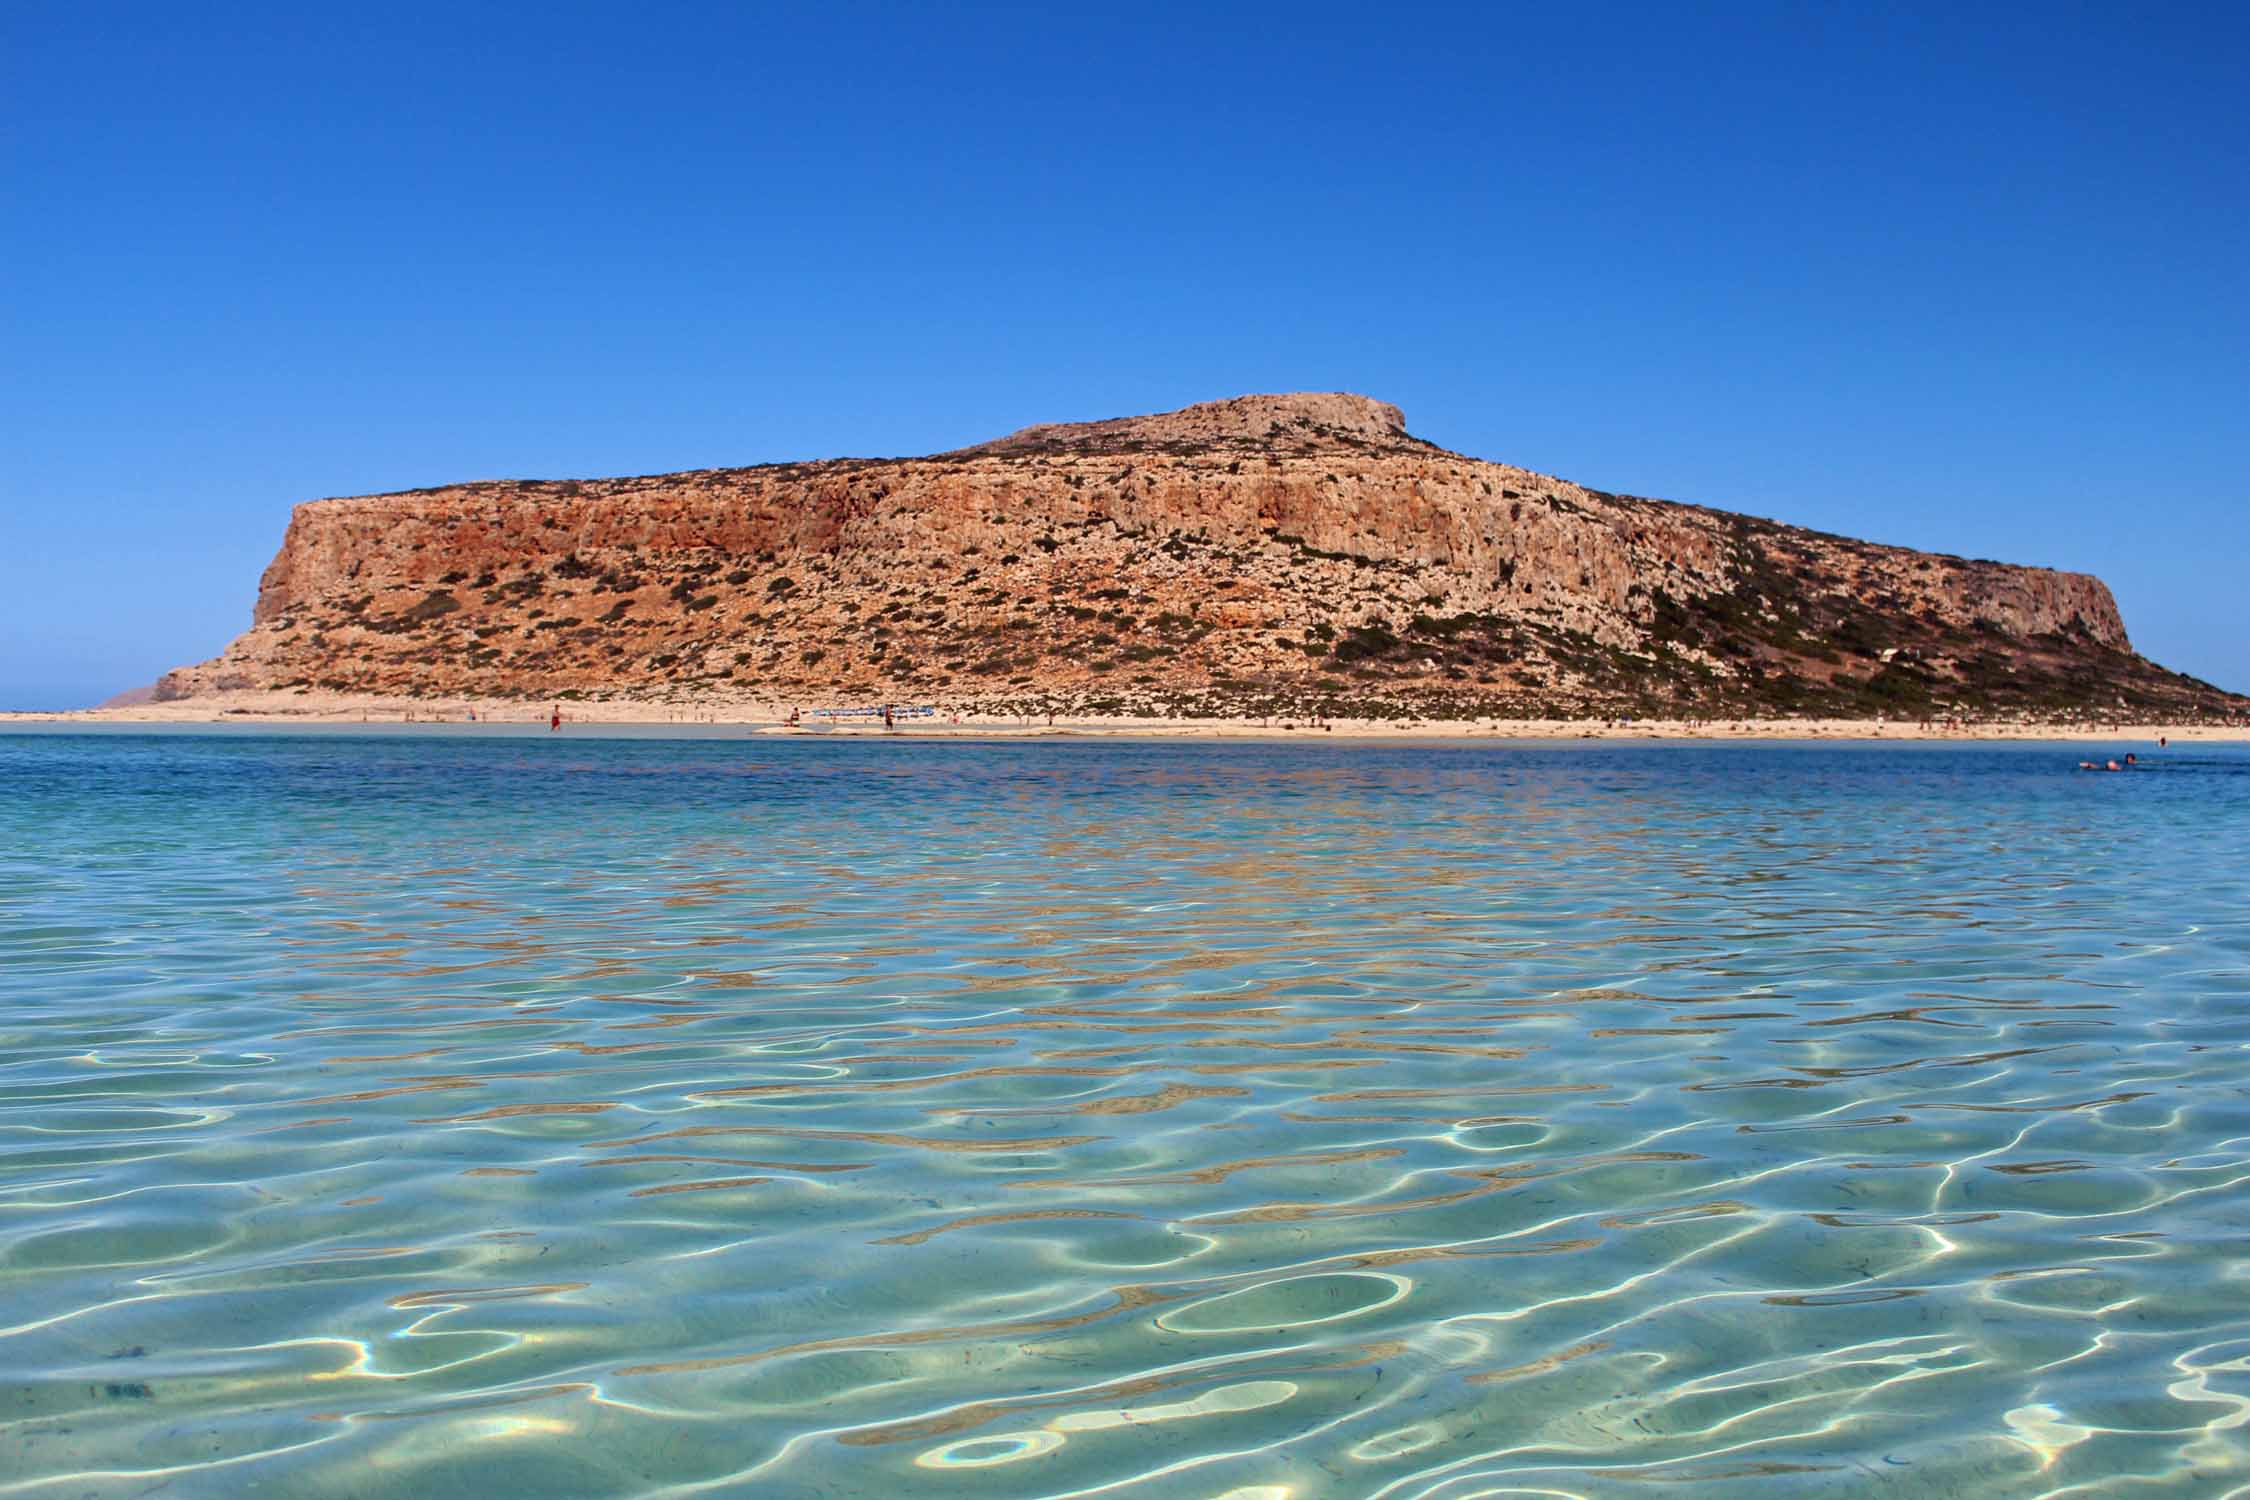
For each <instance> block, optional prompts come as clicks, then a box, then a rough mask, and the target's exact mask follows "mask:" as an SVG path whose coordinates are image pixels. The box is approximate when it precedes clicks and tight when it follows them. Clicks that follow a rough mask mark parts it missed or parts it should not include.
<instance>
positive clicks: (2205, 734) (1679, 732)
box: [0, 694, 2250, 745]
mask: <svg viewBox="0 0 2250 1500" xmlns="http://www.w3.org/2000/svg"><path fill="white" fill-rule="evenodd" d="M550 707H551V706H550V705H532V704H527V703H523V702H521V701H513V700H511V701H505V702H493V701H484V700H473V699H455V700H451V701H440V702H427V701H415V702H405V701H400V700H397V699H374V698H369V699H346V698H340V697H338V698H330V699H328V700H326V701H317V702H303V701H294V702H289V703H276V702H274V701H273V699H272V698H271V697H268V696H266V695H250V694H244V695H239V696H238V695H225V696H219V697H212V698H197V699H188V700H183V701H180V702H175V703H142V704H132V705H125V706H119V707H115V708H91V709H71V710H56V711H52V712H37V711H21V710H12V711H0V732H6V731H7V730H9V729H11V728H16V727H24V728H31V727H43V728H51V729H67V728H71V727H85V728H116V729H130V728H134V727H145V728H161V727H165V726H174V727H191V726H212V725H241V726H243V727H244V728H263V729H272V728H292V727H294V728H322V729H329V728H334V729H349V728H357V727H360V726H363V725H364V726H367V727H370V728H373V727H377V726H385V727H389V728H394V729H395V728H400V727H407V726H419V727H432V728H434V727H440V726H447V727H451V728H453V729H456V730H460V731H474V730H477V729H479V728H485V727H489V728H491V729H492V730H494V731H496V732H503V731H507V732H524V731H529V730H534V729H536V730H540V731H544V730H545V729H546V725H547V718H548V713H549V709H550ZM788 711H789V709H788V706H787V705H784V704H781V703H777V702H770V701H769V702H759V701H755V700H750V701H743V702H734V703H727V704H723V705H718V706H715V707H712V708H708V709H702V710H695V711H690V710H685V709H681V708H679V707H678V706H676V705H672V704H666V703H654V702H648V701H642V700H631V699H614V700H607V701H604V702H600V703H594V704H586V703H578V704H565V705H564V706H563V728H564V730H565V731H566V732H567V731H568V730H570V729H572V728H577V729H580V730H587V729H594V730H611V729H646V730H659V731H661V730H665V729H678V730H683V731H699V732H701V733H704V734H709V733H712V732H725V731H733V732H735V733H740V734H754V735H779V736H783V737H788V738H808V739H821V738H836V737H842V738H848V739H860V738H877V739H907V740H923V741H929V740H995V739H998V740H1022V739H1076V740H1086V739H1115V740H1185V741H1200V740H1243V739H1252V740H1273V741H1281V742H1288V741H1293V740H1307V739H1310V740H1313V741H1315V742H1321V743H1333V742H1337V741H1345V740H1349V741H1354V742H1360V743H1364V742H1367V741H1376V742H1384V743H1388V742H1407V741H1417V740H1447V741H1461V740H1683V741H1697V742H1706V743H1709V742H1727V741H1756V740H1798V741H1817V740H1836V741H1846V740H1850V741H1881V742H1888V743H1894V744H1896V743H1943V742H1962V743H1978V742H2007V741H2047V742H2057V741H2069V742H2076V743H2117V744H2123V743H2128V742H2131V743H2141V742H2146V743H2148V744H2151V745H2153V744H2155V743H2156V742H2157V741H2158V739H2159V738H2163V739H2169V740H2172V741H2175V742H2179V743H2223V742H2230V741H2234V742H2240V741H2250V724H2242V725H2224V724H2172V723H2162V722H2157V723H2145V724H2084V723H2075V722H2067V721H2060V722H2059V721H2052V720H2036V719H2027V720H2001V721H1989V722H1978V721H1963V722H1961V723H1960V724H1959V726H1958V727H1953V728H1948V727H1946V724H1945V722H1944V721H1942V720H1938V721H1932V722H1931V723H1930V725H1929V726H1928V727H1924V724H1923V721H1921V720H1918V719H1903V720H1900V719H1732V718H1726V719H1697V720H1683V719H1600V718H1596V719H1511V718H1500V717H1481V718H1477V719H1417V718H1399V719H1330V720H1327V721H1325V727H1321V726H1316V725H1315V724H1313V723H1312V722H1311V721H1309V720H1304V719H1290V718H1285V717H1278V716H1269V717H1265V718H1241V719H1176V718H1133V717H1105V718H1088V717H1076V716H1067V717H1066V716H1062V715H1057V716H1056V717H1055V719H1054V721H1053V722H1052V723H1051V724H1050V723H1048V722H1047V720H1046V718H1045V716H1044V715H1043V714H1040V715H1031V716H1025V715H1020V714H1015V715H1010V714H993V713H973V712H968V711H962V712H959V713H955V712H952V711H950V710H949V711H946V712H942V713H940V714H938V715H936V716H934V717H932V718H926V719H905V718H902V719H900V720H899V721H898V723H897V725H896V726H895V727H893V728H890V729H886V728H884V726H883V724H882V722H881V721H880V720H879V719H872V718H856V719H844V720H840V721H834V722H831V721H826V720H822V719H819V718H818V717H817V716H808V717H806V719H805V720H804V722H803V723H802V724H801V725H799V726H796V727H791V726H790V725H788V724H786V723H784V722H783V720H784V719H785V718H786V716H787V714H788ZM472 713H473V714H474V715H475V717H474V718H473V719H472V718H471V717H470V715H471V714H472Z"/></svg>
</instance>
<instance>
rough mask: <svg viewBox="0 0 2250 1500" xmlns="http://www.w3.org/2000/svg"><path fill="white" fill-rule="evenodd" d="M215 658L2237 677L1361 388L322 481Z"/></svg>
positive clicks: (1902, 695) (1030, 678)
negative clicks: (814, 454)
mask: <svg viewBox="0 0 2250 1500" xmlns="http://www.w3.org/2000/svg"><path fill="white" fill-rule="evenodd" d="M222 685H247V686H254V687H259V688H266V689H283V688H291V687H303V688H306V689H308V690H309V689H314V688H331V689H338V690H351V691H359V692H379V693H386V694H413V693H426V694H443V695H466V694H476V695H498V696H506V695H525V696H534V697H542V698H544V697H550V696H554V695H557V694H564V693H570V694H578V695H597V696H598V695H599V694H602V693H604V692H630V693H634V694H639V695H647V694H652V693H653V694H659V695H661V694H665V693H676V694H678V695H679V696H680V697H681V698H682V699H683V700H686V699H691V698H696V697H711V696H739V697H752V696H756V697H764V698H775V697H803V698H806V699H807V700H808V701H817V700H824V699H830V698H850V697H888V698H910V697H918V698H938V699H944V700H946V701H951V702H956V703H983V704H987V705H993V706H997V705H998V704H1000V703H1003V702H1006V703H1021V704H1034V703H1058V704H1061V705H1064V706H1076V707H1079V708H1082V709H1084V708H1092V709H1094V710H1096V711H1099V710H1100V709H1102V708H1105V707H1106V708H1111V709H1114V710H1116V711H1136V710H1155V711H1176V712H1195V711H1203V712H1240V711H1256V710H1257V709H1259V708H1261V707H1263V708H1268V709H1278V710H1287V709H1290V708H1292V707H1311V706H1326V707H1328V708H1329V709H1330V710H1331V711H1351V710H1352V709H1354V707H1355V706H1357V707H1358V708H1362V709H1364V708H1367V707H1369V706H1374V705H1389V706H1392V707H1411V708H1413V709H1415V710H1417V711H1422V712H1439V713H1444V712H1454V713H1473V712H1479V711H1482V712H1500V711H1508V712H1552V713H1568V712H1583V711H1587V710H1597V711H1598V710H1601V709H1603V708H1607V709H1609V710H1611V711H1631V710H1633V709H1635V708H1638V709H1641V710H1643V711H1654V710H1656V709H1659V708H1685V709H1690V710H1692V709H1694V708H1696V707H1701V708H1703V709H1705V710H1707V711H1713V712H1718V711H1768V712H1772V711H1790V710H1795V709H1803V710H1813V709H1819V710H1821V711H1839V710H1852V709H1857V710H1860V711H1879V710H1881V709H1882V708H1883V707H1885V706H1888V707H1890V708H1891V709H1893V710H1895V711H1902V712H1904V711H1913V710H1915V709H1917V708H1929V707H1931V706H1941V705H1944V704H1949V703H1954V702H1959V703H1963V704H1966V705H1971V706H1978V707H1992V706H2006V705H2007V704H2009V703H2011V702H2016V703H2019V704H2022V705H2027V706H2041V705H2045V706H2063V705H2067V704H2070V703H2079V704H2082V705H2097V704H2098V705H2099V706H2101V707H2104V708H2107V707H2108V706H2109V705H2110V702H2111V700H2113V699H2116V698H2118V697H2120V696H2121V695H2122V696H2126V697H2129V698H2131V699H2132V700H2133V701H2135V702H2138V701H2140V700H2141V699H2143V698H2151V697H2152V696H2153V697H2158V698H2166V700H2167V702H2168V703H2171V702H2173V701H2174V700H2177V701H2179V702H2185V701H2187V700H2188V699H2192V698H2193V697H2194V696H2195V694H2197V693H2198V692H2201V693H2204V694H2206V695H2209V694H2210V693H2211V691H2212V690H2209V689H2206V688H2203V686H2202V685H2200V684H2194V683H2190V682H2188V681H2187V680H2186V679H2181V678H2175V677H2173V676H2172V675H2171V674H2169V673H2165V672H2163V671H2162V669H2160V668H2156V667H2154V666H2153V665H2152V664H2149V663H2147V662H2145V661H2142V660H2141V659H2140V658H2138V657H2136V656H2134V655H2132V652H2131V647H2130V644H2129V642H2128V641H2127V638H2126V634H2125V628H2124V624H2123V622H2122V621H2121V620H2120V619H2119V618H2118V614H2117V608H2116V605H2115V603H2114V602H2113V601H2112V600H2111V598H2110V595H2109V591H2108V590H2107V589H2106V588H2104V587H2103V585H2102V584H2101V583H2100V581H2099V580H2097V579H2094V578H2091V577H2088V576H2086V575H2083V574H2071V573H2057V572H2052V571H2049V570H2046V569H2041V568H2019V567H2008V566H2004V565H2001V564H1998V563H1984V562H1967V561H1963V560H1961V559H1958V558H1949V557H1939V556H1933V555H1931V554H1927V553H1919V552H1912V551H1907V550H1905V549H1900V548H1891V547H1879V546H1875V545H1872V544H1869V543H1864V542H1856V541H1851V540H1848V539H1845V538H1841V537H1833V536H1825V535H1821V534H1818V533H1813V532H1807V531H1800V530H1796V529H1793V528H1789V527H1783V526H1778V525H1774V524H1772V523H1769V522H1764V521H1758V520H1754V519H1751V518H1749V517H1743V516H1734V515H1729V514H1726V513H1723V512H1718V511H1711V510H1705V509H1702V508H1699V507H1694V506H1686V505H1676V504H1670V503H1665V502H1660V501H1652V500H1641V499H1634V498H1628V497H1622V496H1616V495H1609V494H1604V493H1601V492H1598V491H1592V490H1587V489H1584V488H1582V487H1580V486H1578V485H1575V484H1571V483H1568V482H1567V481H1564V480H1559V479H1555V478H1552V477H1550V476H1547V475H1541V474H1535V473H1532V472H1530V471H1527V470H1523V469H1517V468H1512V467H1509V466H1507V465H1504V464H1494V463H1486V462H1482V461H1479V460H1476V459H1470V458H1464V457H1462V456H1460V455H1458V454H1453V453H1448V452H1446V451H1444V450H1442V449H1439V448H1436V447H1433V446H1432V445H1430V444H1427V443H1424V442H1422V441H1420V440H1419V439H1416V438H1413V437H1411V436H1409V435H1408V434H1407V432H1406V430H1405V423H1404V419H1403V417H1402V416H1401V415H1400V413H1399V411H1398V409H1397V408H1396V407H1392V406H1388V405H1385V404H1383V403H1381V402H1377V401H1371V400H1369V399H1367V398H1365V397H1361V396H1351V395H1343V394H1314V395H1296V396H1245V397H1240V398H1237V399H1235V400H1232V401H1221V402H1213V403H1210V404H1208V405H1205V406H1196V407H1189V408H1186V409H1185V410H1182V411H1178V412H1169V413H1164V414H1161V415H1157V416H1149V417H1131V418H1123V419H1120V420H1117V421H1111V422H1094V423H1084V424H1073V425H1061V426H1043V427H1031V428H1026V429H1024V430H1023V431H1021V432H1018V433H1015V434H1013V435H1011V436H1009V437H1006V438H1002V439H999V440H998V441H996V442H993V443H988V444H984V445H981V446H979V447H976V448H970V449H964V450H961V451H960V452H957V453H951V454H943V455H938V456H936V457H932V458H923V459H903V460H886V461H879V462H876V461H861V460H834V461H829V462H824V463H812V464H784V465H769V466H765V467H760V468H751V469H729V470H707V471H700V472H695V473H685V474H670V475H661V476H656V477H649V478H638V479H612V480H594V481H585V482H563V483H547V482H516V481H502V482H494V483H483V484H469V485H458V486H450V487H446V488H442V489H434V490H422V491H415V492H411V493H407V494H398V495H375V496H365V497H359V498H352V499H337V500H318V501H313V502H310V503H308V504H305V505H300V506H298V507H297V509H296V511H295V513H294V514H293V515H292V517H291V520H290V524H289V530H288V534H287V536H286V537H285V538H284V540H283V543H282V548H281V551H280V553H279V555H278V556H276V557H275V559H274V561H273V564H272V565H271V566H270V567H269V568H267V570H266V573H265V577H264V579H263V580H262V582H261V584H260V588H259V594H258V600H257V605H256V609H255V611H254V613H253V623H252V627H251V629H250V630H249V631H248V632H247V633H246V634H244V635H243V636H242V637H240V638H239V639H237V640H236V641H235V642H234V643H233V644H232V645H231V646H229V647H228V649H227V651H226V652H225V653H224V654H223V655H222V656H221V657H219V658H218V659H217V660H215V661H212V662H207V663H204V664H202V665H201V666H197V667H190V668H183V669H181V670H180V671H177V672H174V673H172V674H170V675H169V676H167V677H166V678H165V679H164V682H163V683H162V684H161V691H162V692H163V693H164V694H165V695H167V696H170V697H180V696H185V695H190V694H194V693H198V692H204V691H210V690H213V689H216V688H218V687H220V686H222ZM2167 695H2168V696H2167ZM2182 695H2185V697H2184V698H2183V696H2182Z"/></svg>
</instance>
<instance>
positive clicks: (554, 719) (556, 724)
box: [547, 703, 562, 734]
mask: <svg viewBox="0 0 2250 1500" xmlns="http://www.w3.org/2000/svg"><path fill="white" fill-rule="evenodd" d="M560 728H562V705H561V704H560V703H558V704H556V705H555V711H554V712H553V713H551V714H549V715H547V732H548V733H549V734H553V733H554V732H555V731H556V730H558V729H560Z"/></svg>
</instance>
